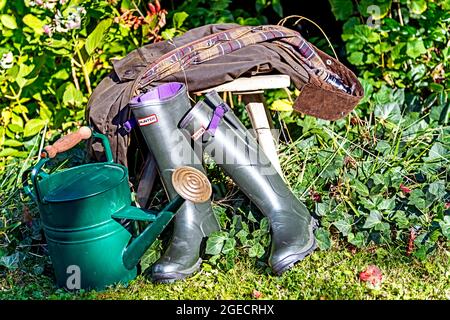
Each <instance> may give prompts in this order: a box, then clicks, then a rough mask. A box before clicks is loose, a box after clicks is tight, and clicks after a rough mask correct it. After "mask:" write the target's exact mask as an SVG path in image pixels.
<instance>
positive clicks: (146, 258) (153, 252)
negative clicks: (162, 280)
mask: <svg viewBox="0 0 450 320" xmlns="http://www.w3.org/2000/svg"><path fill="white" fill-rule="evenodd" d="M161 251H162V242H161V240H156V241H155V242H153V243H152V245H151V246H150V248H148V249H147V251H146V252H145V254H144V255H143V256H142V258H141V262H140V265H141V270H142V271H145V270H146V269H148V268H149V267H150V266H152V265H153V264H154V263H155V262H156V261H158V259H159V258H160V257H161Z"/></svg>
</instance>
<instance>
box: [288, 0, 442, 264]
mask: <svg viewBox="0 0 450 320" xmlns="http://www.w3.org/2000/svg"><path fill="white" fill-rule="evenodd" d="M330 4H331V6H332V8H333V12H334V14H335V16H336V18H337V19H338V20H345V21H346V22H345V24H344V26H343V35H342V39H343V40H344V42H345V48H346V53H347V58H348V61H349V62H350V63H351V64H353V65H354V66H355V67H356V69H357V72H358V74H359V75H360V76H361V78H360V80H361V82H362V83H363V86H364V88H365V93H366V96H365V98H364V99H363V101H362V102H361V104H360V105H359V106H358V107H357V109H356V110H355V112H354V113H352V115H351V116H350V117H349V119H348V120H340V121H337V122H336V123H335V124H333V127H332V130H333V132H332V131H331V130H330V129H328V127H329V124H328V123H327V122H323V121H320V120H316V119H312V118H310V117H305V118H304V119H302V120H297V122H296V123H297V124H301V125H302V126H303V130H302V132H301V134H302V139H301V140H300V141H299V142H298V143H299V144H300V145H301V146H302V148H301V151H300V152H301V153H305V150H307V159H305V160H306V161H312V162H314V163H316V165H317V162H318V164H319V165H320V166H319V167H318V168H324V166H325V168H324V169H322V173H321V174H320V176H319V177H318V178H317V173H318V171H319V169H318V168H317V167H314V166H313V165H308V164H307V165H306V166H305V168H306V169H305V180H306V181H315V184H314V186H315V188H316V189H315V191H314V192H317V193H319V194H321V195H323V196H322V198H321V201H319V202H317V203H316V204H315V206H316V214H317V215H318V216H320V217H321V223H322V228H320V229H319V230H318V231H317V235H316V236H317V238H318V240H319V244H320V246H321V247H322V248H328V247H330V245H331V241H330V230H331V231H333V230H334V231H336V232H337V233H339V234H340V235H341V236H344V237H345V238H346V239H347V240H348V241H349V243H351V244H353V245H355V246H357V247H361V246H363V245H366V244H368V243H370V242H375V243H391V242H392V241H393V240H397V241H400V243H403V244H406V243H408V242H410V243H411V242H413V243H414V244H415V249H414V246H413V250H409V251H408V252H407V253H408V254H409V253H411V252H410V251H414V255H415V256H416V257H418V258H421V259H423V258H425V257H426V255H427V253H430V252H431V251H433V249H434V248H435V246H436V245H437V243H438V242H437V241H438V239H439V238H441V239H447V241H448V239H450V238H449V236H450V234H449V232H448V231H449V224H448V223H449V222H450V216H449V210H448V209H449V204H448V203H449V196H450V195H449V193H448V190H449V181H448V180H449V176H448V172H449V170H448V169H449V164H448V163H449V142H450V141H449V139H448V137H449V129H448V126H446V125H448V121H449V119H448V118H449V100H448V93H449V90H450V88H449V84H450V80H449V79H448V75H449V74H448V70H449V62H448V53H449V51H448V50H449V40H450V37H449V35H450V33H449V27H450V13H449V11H448V9H449V5H450V4H449V2H448V1H400V2H397V3H394V2H392V1H382V0H379V1H361V2H359V5H358V6H355V5H354V3H353V1H334V0H330ZM370 5H372V6H374V5H375V6H377V7H375V8H374V7H370ZM305 138H306V139H305ZM318 142H319V143H320V144H321V147H320V148H317V143H318ZM324 144H325V146H326V148H324V147H323V146H324ZM314 156H317V157H318V161H317V162H316V161H313V160H308V159H314ZM315 177H316V178H315ZM317 186H318V187H317ZM299 188H300V189H302V184H301V185H300V186H299ZM305 191H308V190H305ZM309 191H311V189H309Z"/></svg>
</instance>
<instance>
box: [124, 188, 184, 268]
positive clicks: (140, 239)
mask: <svg viewBox="0 0 450 320" xmlns="http://www.w3.org/2000/svg"><path fill="white" fill-rule="evenodd" d="M183 202H184V199H183V198H181V197H180V196H176V197H175V198H173V200H171V201H170V202H169V204H168V205H167V206H166V207H165V208H164V209H163V210H162V211H161V212H159V213H158V214H157V216H156V218H154V219H152V220H153V222H152V223H151V224H149V225H148V226H147V228H146V229H145V230H144V231H143V232H142V233H141V234H140V235H139V236H137V237H136V238H135V239H134V240H133V241H132V242H131V243H130V244H129V245H128V247H127V248H126V249H125V251H124V252H123V256H122V258H123V264H124V266H125V268H127V269H128V270H131V269H133V268H134V267H136V265H137V264H138V263H139V260H140V259H141V257H142V256H143V255H144V253H145V252H146V251H147V249H148V248H149V247H150V246H151V245H152V243H153V242H154V241H155V240H156V238H157V237H158V236H159V234H160V233H161V232H162V231H163V230H164V228H165V227H166V226H167V225H168V224H169V222H170V221H171V220H172V218H173V217H174V216H175V213H176V212H177V210H178V209H179V208H180V207H181V205H182V204H183ZM130 209H131V210H130ZM127 210H128V212H127V213H125V215H124V216H120V215H117V216H116V218H122V217H125V216H127V217H129V218H133V214H135V215H136V217H134V218H133V219H138V220H141V219H139V218H138V216H139V215H142V214H144V215H147V216H151V215H149V214H145V213H143V211H142V210H141V209H138V208H136V207H128V208H127ZM133 211H134V212H133Z"/></svg>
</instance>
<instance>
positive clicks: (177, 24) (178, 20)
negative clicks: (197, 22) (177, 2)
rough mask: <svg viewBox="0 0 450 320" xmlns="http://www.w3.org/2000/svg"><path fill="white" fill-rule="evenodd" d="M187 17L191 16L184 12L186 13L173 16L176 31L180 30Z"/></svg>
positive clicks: (177, 13)
mask: <svg viewBox="0 0 450 320" xmlns="http://www.w3.org/2000/svg"><path fill="white" fill-rule="evenodd" d="M187 17H189V15H188V14H187V13H186V12H184V11H182V12H176V13H175V14H174V15H173V26H174V27H175V28H176V29H180V28H181V26H182V25H183V22H184V20H186V18H187Z"/></svg>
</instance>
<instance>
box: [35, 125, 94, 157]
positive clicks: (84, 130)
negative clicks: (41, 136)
mask: <svg viewBox="0 0 450 320" xmlns="http://www.w3.org/2000/svg"><path fill="white" fill-rule="evenodd" d="M91 135H92V131H91V129H90V128H89V127H81V128H80V129H78V131H76V132H72V133H69V134H68V135H65V136H64V137H61V138H59V139H58V140H57V141H56V142H55V143H54V144H53V145H50V146H46V147H45V148H44V150H45V151H46V152H42V154H41V157H42V158H46V157H48V158H54V157H55V156H56V155H57V154H58V153H61V152H64V151H67V150H70V149H72V148H73V147H75V146H76V145H77V144H78V143H80V142H81V140H86V139H89V138H90V137H91Z"/></svg>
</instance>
